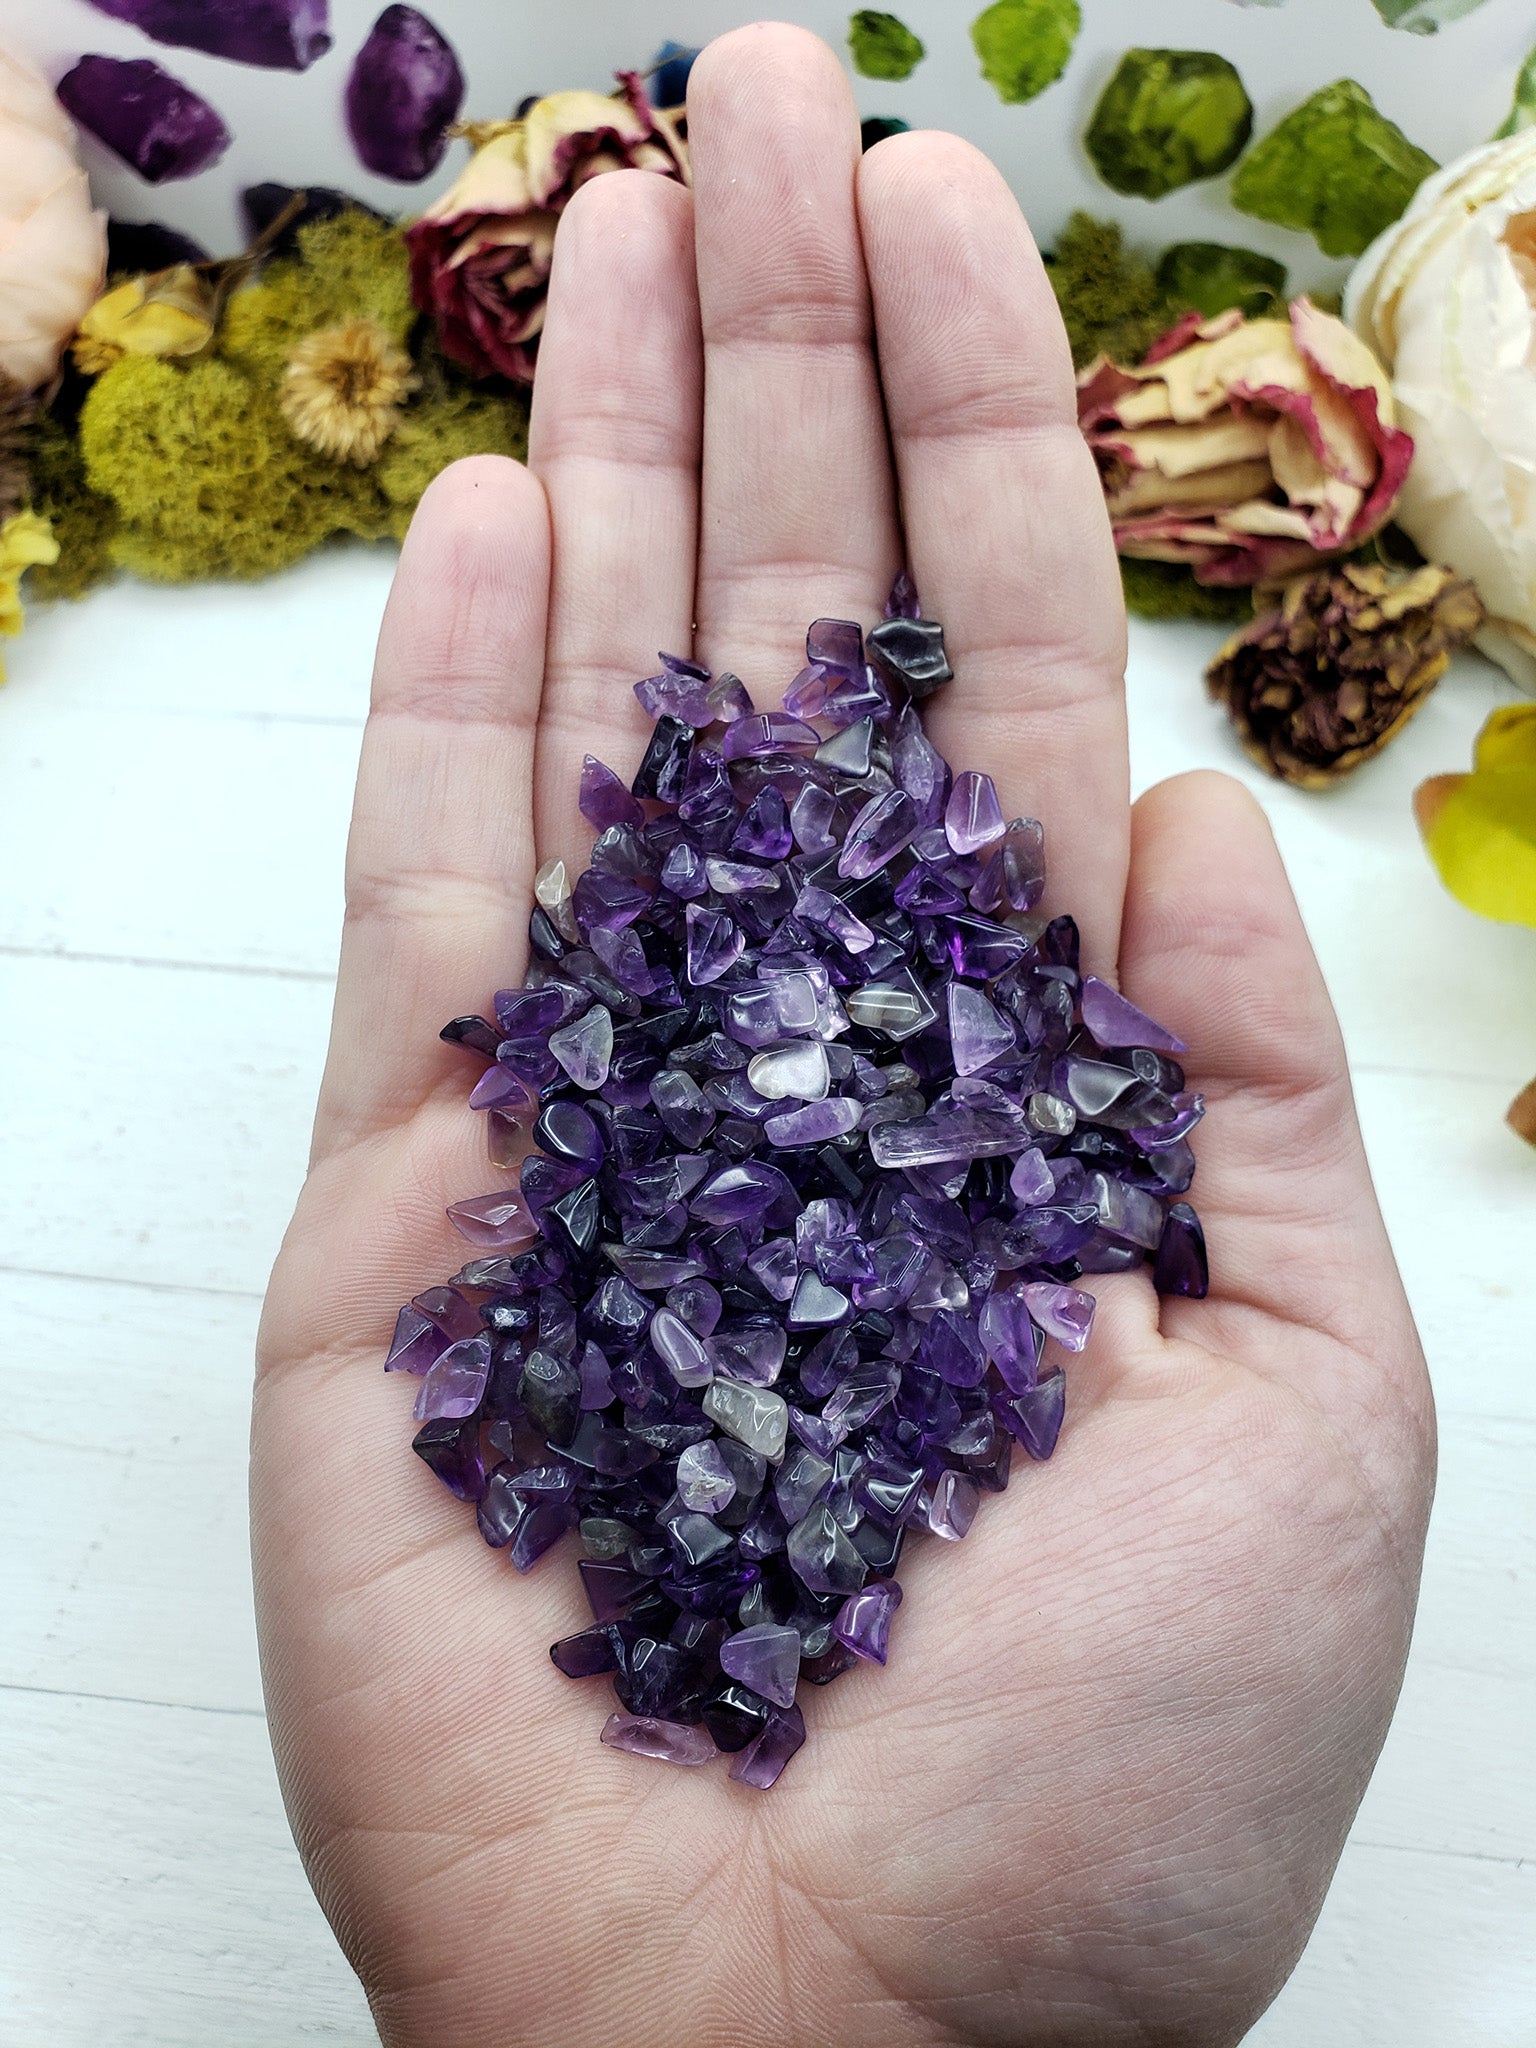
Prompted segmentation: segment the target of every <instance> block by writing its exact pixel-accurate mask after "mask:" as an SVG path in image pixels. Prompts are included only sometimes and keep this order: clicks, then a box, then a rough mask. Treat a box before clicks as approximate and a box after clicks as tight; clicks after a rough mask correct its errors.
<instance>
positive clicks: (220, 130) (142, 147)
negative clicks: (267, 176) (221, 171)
mask: <svg viewBox="0 0 1536 2048" xmlns="http://www.w3.org/2000/svg"><path fill="white" fill-rule="evenodd" d="M55 90H56V91H57V93H58V96H59V103H60V105H61V106H62V107H63V108H64V110H65V111H66V113H68V114H71V115H72V116H73V117H74V119H75V120H76V121H78V122H79V123H80V126H81V127H82V128H85V129H88V130H89V131H90V133H91V134H92V135H94V136H95V137H96V139H97V141H98V142H103V143H105V144H106V146H107V148H108V149H110V150H111V151H112V152H113V154H114V155H116V156H120V157H121V158H122V160H123V162H124V163H125V164H128V165H130V166H131V168H132V169H134V170H136V171H137V172H138V174H139V176H140V177H141V178H143V179H144V180H145V182H146V183H147V184H150V185H163V184H165V183H167V182H168V181H169V180H171V179H173V178H195V177H196V176H197V174H198V172H199V171H206V170H207V169H208V168H209V166H210V165H212V164H216V163H217V162H218V160H219V158H220V157H221V156H222V155H223V154H224V152H225V150H226V149H228V147H229V145H230V142H231V141H232V140H233V138H232V137H231V135H230V132H229V130H228V128H226V127H225V125H224V122H223V120H222V119H221V118H220V116H219V115H218V114H217V113H216V112H215V111H214V109H213V108H212V107H211V106H209V104H208V102H207V101H206V100H205V99H204V98H203V97H202V96H201V94H199V93H195V92H194V91H193V90H192V88H191V86H189V85H184V84H183V83H182V81H181V80H180V79H179V78H173V77H172V76H171V74H170V72H169V71H164V70H162V69H161V67H160V66H159V65H158V64H156V63H155V62H153V60H152V59H150V58H148V57H131V58H125V57H96V56H91V57H82V58H81V59H80V61H79V63H78V64H76V65H75V67H74V69H73V70H71V71H66V72H65V74H64V76H63V77H62V78H61V79H60V80H59V83H58V85H57V87H56V88H55Z"/></svg>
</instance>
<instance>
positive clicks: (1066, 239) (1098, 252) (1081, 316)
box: [1046, 213, 1186, 369]
mask: <svg viewBox="0 0 1536 2048" xmlns="http://www.w3.org/2000/svg"><path fill="white" fill-rule="evenodd" d="M1046 270H1047V274H1048V275H1049V277H1050V280H1051V285H1052V288H1053V290H1054V291H1055V293H1056V303H1057V305H1058V306H1059V307H1060V308H1061V317H1062V319H1063V321H1064V322H1065V323H1066V329H1067V339H1068V341H1069V342H1070V343H1071V344H1072V360H1073V362H1074V363H1075V364H1076V365H1077V367H1078V369H1082V368H1083V366H1084V364H1085V363H1091V362H1092V361H1093V359H1094V357H1095V356H1096V355H1099V354H1100V353H1102V354H1104V355H1107V356H1113V358H1114V359H1115V361H1116V362H1117V363H1137V362H1140V360H1141V358H1142V357H1143V356H1144V355H1145V354H1146V352H1147V350H1148V349H1149V348H1150V347H1151V346H1152V344H1153V342H1154V341H1156V340H1157V338H1158V336H1159V335H1160V334H1164V333H1166V332H1167V330H1168V329H1169V328H1170V327H1171V326H1172V325H1173V323H1174V321H1175V320H1176V319H1177V318H1178V317H1179V314H1180V313H1181V312H1184V311H1185V310H1186V308H1185V307H1184V306H1183V305H1181V304H1179V303H1178V302H1176V301H1175V300H1173V299H1171V298H1169V296H1168V295H1167V294H1166V293H1165V292H1164V291H1163V289H1162V287H1161V286H1160V285H1159V284H1158V281H1157V278H1156V276H1155V274H1154V273H1153V269H1152V266H1151V264H1150V263H1148V262H1146V261H1145V260H1144V259H1143V258H1142V257H1140V256H1138V255H1137V254H1136V252H1135V251H1134V250H1133V249H1128V248H1127V247H1126V246H1125V237H1124V235H1123V234H1122V233H1121V232H1120V229H1119V228H1118V227H1117V226H1116V225H1115V223H1114V222H1113V221H1108V220H1095V219H1094V217H1093V215H1092V214H1091V213H1074V214H1073V216H1072V218H1071V219H1070V220H1069V221H1068V222H1067V224H1066V226H1065V228H1063V230H1062V232H1061V235H1060V237H1059V238H1058V240H1057V243H1056V247H1055V248H1054V249H1053V250H1052V251H1051V252H1050V254H1049V255H1048V256H1047V257H1046Z"/></svg>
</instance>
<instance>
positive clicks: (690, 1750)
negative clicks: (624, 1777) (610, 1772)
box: [599, 1714, 755, 1777]
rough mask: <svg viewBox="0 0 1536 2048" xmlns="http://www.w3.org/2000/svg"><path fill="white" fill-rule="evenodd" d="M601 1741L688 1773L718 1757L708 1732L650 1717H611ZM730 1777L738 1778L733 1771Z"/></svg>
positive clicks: (613, 1715) (633, 1715) (624, 1715)
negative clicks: (678, 1765) (678, 1767)
mask: <svg viewBox="0 0 1536 2048" xmlns="http://www.w3.org/2000/svg"><path fill="white" fill-rule="evenodd" d="M599 1739H600V1740H601V1741H603V1742H605V1743H607V1745H608V1747H609V1748H610V1749H622V1750H624V1751H625V1752H626V1753H627V1754H628V1755H630V1756H648V1757H653V1758H654V1759H655V1760H656V1762H658V1763H663V1764H681V1765H682V1766H683V1767H684V1769H686V1770H692V1769H695V1768H696V1767H697V1766H698V1765H699V1764H707V1763H712V1762H713V1761H714V1759H715V1757H716V1756H717V1755H718V1754H719V1752H718V1751H717V1750H716V1748H715V1744H714V1738H713V1737H712V1736H711V1735H710V1734H709V1732H708V1730H707V1729H704V1728H697V1727H690V1726H688V1725H687V1724H686V1723H684V1722H681V1721H659V1720H657V1719H655V1718H654V1716H652V1715H649V1714H610V1715H609V1716H608V1719H607V1720H606V1721H605V1722H604V1723H603V1732H602V1735H601V1737H600V1738H599ZM754 1747H755V1745H754ZM745 1754H746V1752H745V1751H744V1752H743V1755H745ZM739 1761H740V1759H739V1758H738V1762H739ZM731 1775H732V1777H735V1776H736V1772H735V1770H734V1769H733V1770H732V1772H731Z"/></svg>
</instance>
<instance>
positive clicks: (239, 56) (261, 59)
mask: <svg viewBox="0 0 1536 2048" xmlns="http://www.w3.org/2000/svg"><path fill="white" fill-rule="evenodd" d="M87 4H88V5H89V6H92V7H94V8H95V9H96V12H97V13H98V14H110V15H111V16H112V17H113V19H114V20H116V21H127V22H131V23H132V24H133V26H134V27H135V28H136V29H138V30H139V31H140V32H141V33H142V34H144V35H146V36H148V37H149V39H150V41H151V42H152V43H169V44H171V45H172V46H173V47H175V48H177V49H183V50H206V51H207V53H208V55H209V56H210V57H224V58H227V59H228V61H229V62H230V63H232V64H258V65H261V66H262V67H263V68H265V69H267V70H270V71H307V70H308V69H309V67H310V65H311V64H313V63H314V61H315V59H316V58H317V57H323V56H324V55H325V53H326V51H327V50H328V49H329V48H330V47H331V38H330V35H329V33H328V30H329V28H330V18H329V17H330V0H87Z"/></svg>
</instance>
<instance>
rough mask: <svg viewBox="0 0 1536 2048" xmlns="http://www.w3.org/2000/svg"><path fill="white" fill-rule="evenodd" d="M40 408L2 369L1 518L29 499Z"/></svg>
mask: <svg viewBox="0 0 1536 2048" xmlns="http://www.w3.org/2000/svg"><path fill="white" fill-rule="evenodd" d="M39 409H40V408H39V406H38V402H37V400H36V398H35V397H34V396H33V394H32V393H31V392H29V391H23V390H22V389H21V387H20V386H19V385H18V384H17V383H16V381H15V379H14V378H12V377H7V376H6V374H5V372H4V371H3V370H0V519H9V518H10V516H11V514H12V513H13V512H18V511H20V509H21V507H22V505H23V504H24V503H25V502H26V499H27V493H28V471H29V468H30V457H31V447H32V428H33V426H34V424H35V422H36V420H37V416H38V412H39Z"/></svg>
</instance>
